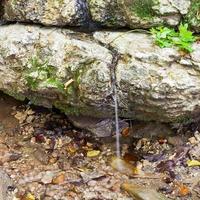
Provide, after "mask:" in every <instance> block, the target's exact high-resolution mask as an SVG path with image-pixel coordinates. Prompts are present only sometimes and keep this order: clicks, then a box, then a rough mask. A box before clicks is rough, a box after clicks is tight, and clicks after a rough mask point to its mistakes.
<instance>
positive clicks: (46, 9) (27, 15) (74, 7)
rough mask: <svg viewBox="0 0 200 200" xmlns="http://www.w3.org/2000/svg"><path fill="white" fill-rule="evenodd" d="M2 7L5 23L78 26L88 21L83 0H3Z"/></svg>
mask: <svg viewBox="0 0 200 200" xmlns="http://www.w3.org/2000/svg"><path fill="white" fill-rule="evenodd" d="M3 7H4V16H3V18H4V19H5V20H7V21H19V22H34V23H41V24H44V25H57V26H64V25H71V26H80V25H83V24H84V23H86V21H87V19H88V11H87V5H86V2H85V0H62V1H59V0H55V1H52V0H37V1H32V0H17V1H13V0H3Z"/></svg>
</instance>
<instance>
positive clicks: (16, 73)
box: [0, 24, 200, 135]
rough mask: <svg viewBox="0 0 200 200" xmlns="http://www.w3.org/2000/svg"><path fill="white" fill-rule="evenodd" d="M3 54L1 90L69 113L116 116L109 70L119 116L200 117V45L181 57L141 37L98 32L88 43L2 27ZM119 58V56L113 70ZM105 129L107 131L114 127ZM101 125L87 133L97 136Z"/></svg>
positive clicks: (66, 34)
mask: <svg viewBox="0 0 200 200" xmlns="http://www.w3.org/2000/svg"><path fill="white" fill-rule="evenodd" d="M141 41H142V43H141ZM113 48H114V49H115V50H116V51H113ZM0 52H1V54H0V77H5V76H6V78H0V90H2V91H4V92H5V93H8V94H10V95H11V96H14V97H15V98H17V99H21V100H24V99H25V98H27V99H29V100H30V101H31V102H32V103H33V104H36V105H43V106H46V107H56V108H58V109H60V110H61V111H63V112H65V113H66V114H67V115H80V116H90V117H94V118H104V119H105V118H111V117H113V115H114V101H113V98H112V92H113V89H112V76H113V73H114V72H113V69H112V70H111V67H112V68H115V70H114V71H115V73H116V81H117V85H118V87H117V89H118V91H117V92H118V97H119V116H120V117H125V118H128V119H129V118H131V119H133V118H134V119H139V120H144V121H151V120H156V121H158V122H183V121H186V120H188V119H189V118H192V117H193V116H194V115H198V113H199V109H200V92H199V91H200V78H199V74H200V59H199V56H198V55H200V44H199V43H195V44H194V51H193V52H192V53H191V54H184V55H183V54H182V53H181V52H179V51H178V50H177V49H176V48H160V47H158V46H156V45H154V43H153V39H152V37H151V36H149V35H147V34H144V33H125V32H119V31H118V32H116V31H115V32H112V31H98V32H95V33H94V34H93V37H92V36H91V35H89V34H84V33H82V34H79V33H77V32H74V31H71V30H67V29H52V28H42V27H39V26H28V25H19V24H15V25H5V26H1V27H0ZM116 52H117V54H119V55H120V57H119V61H118V63H115V64H114V63H113V60H114V58H115V57H116ZM186 61H187V62H186ZM183 63H187V64H183ZM113 64H114V65H113ZM72 79H73V81H70V80H72ZM69 81H70V82H69ZM66 83H67V84H66ZM65 86H67V87H66V88H65ZM95 123H96V122H95ZM102 123H103V124H104V123H105V122H104V121H103V122H102ZM105 124H106V126H105ZM105 124H104V129H102V130H103V131H105V132H106V133H107V132H109V130H110V127H111V126H110V122H109V121H108V122H106V123H105ZM99 125H101V123H100V124H98V122H97V125H94V127H92V128H91V131H93V132H94V129H96V130H95V131H96V133H97V134H99V135H101V134H102V130H101V129H99V127H101V126H99ZM92 126H93V125H92ZM107 130H108V131H107Z"/></svg>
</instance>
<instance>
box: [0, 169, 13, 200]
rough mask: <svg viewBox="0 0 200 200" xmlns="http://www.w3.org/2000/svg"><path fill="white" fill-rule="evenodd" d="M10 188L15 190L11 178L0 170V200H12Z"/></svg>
mask: <svg viewBox="0 0 200 200" xmlns="http://www.w3.org/2000/svg"><path fill="white" fill-rule="evenodd" d="M10 188H15V187H14V184H13V181H12V180H11V178H10V177H9V176H8V175H7V174H6V173H5V172H4V171H2V170H0V200H13V198H14V194H13V191H12V190H10Z"/></svg>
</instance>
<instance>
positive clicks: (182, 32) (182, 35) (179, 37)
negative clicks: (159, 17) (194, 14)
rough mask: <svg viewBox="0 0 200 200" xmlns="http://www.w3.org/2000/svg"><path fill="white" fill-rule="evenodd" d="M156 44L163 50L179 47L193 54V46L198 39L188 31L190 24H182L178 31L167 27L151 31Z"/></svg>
mask: <svg viewBox="0 0 200 200" xmlns="http://www.w3.org/2000/svg"><path fill="white" fill-rule="evenodd" d="M150 32H151V34H152V35H153V38H154V39H155V42H156V44H157V45H158V46H160V47H161V48H164V47H171V46H177V47H178V48H179V49H181V50H184V51H186V52H192V51H193V49H192V44H193V42H195V41H196V37H195V36H194V35H193V33H192V32H191V31H189V30H188V24H180V26H179V28H178V31H175V30H174V29H172V28H167V27H163V26H161V27H157V28H152V29H151V30H150Z"/></svg>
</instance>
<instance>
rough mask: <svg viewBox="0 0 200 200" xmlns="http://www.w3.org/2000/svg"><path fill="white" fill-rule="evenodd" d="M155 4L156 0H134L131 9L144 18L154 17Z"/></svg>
mask: <svg viewBox="0 0 200 200" xmlns="http://www.w3.org/2000/svg"><path fill="white" fill-rule="evenodd" d="M155 4H156V2H154V0H142V1H141V0H132V3H131V6H130V10H131V11H132V12H134V13H135V14H136V15H137V16H138V17H140V18H142V19H147V18H153V17H154V16H155V13H154V10H153V6H155Z"/></svg>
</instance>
